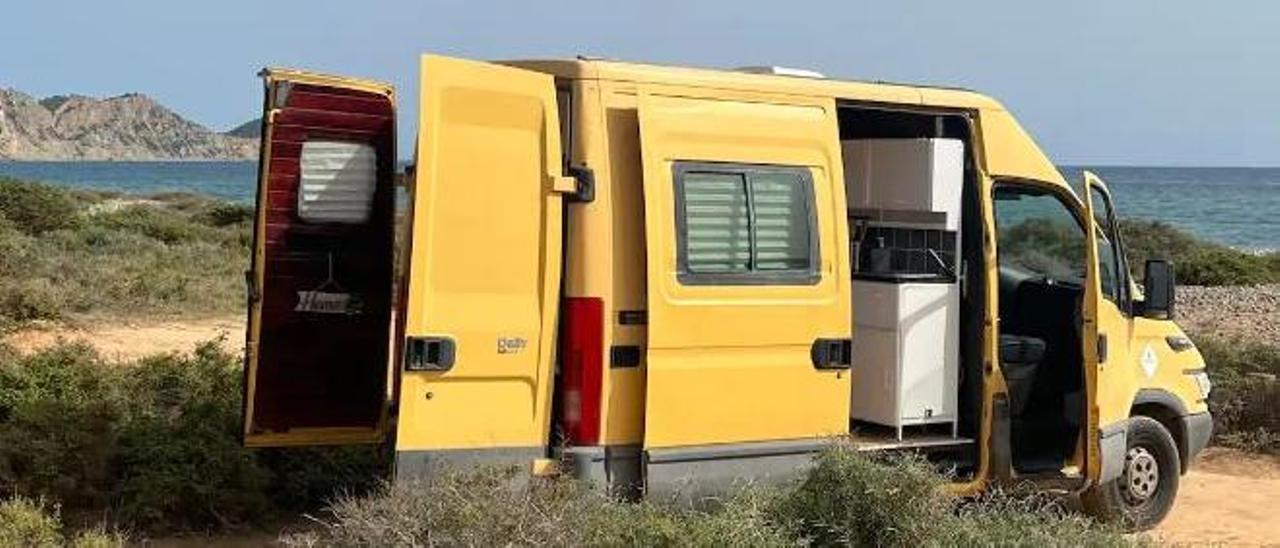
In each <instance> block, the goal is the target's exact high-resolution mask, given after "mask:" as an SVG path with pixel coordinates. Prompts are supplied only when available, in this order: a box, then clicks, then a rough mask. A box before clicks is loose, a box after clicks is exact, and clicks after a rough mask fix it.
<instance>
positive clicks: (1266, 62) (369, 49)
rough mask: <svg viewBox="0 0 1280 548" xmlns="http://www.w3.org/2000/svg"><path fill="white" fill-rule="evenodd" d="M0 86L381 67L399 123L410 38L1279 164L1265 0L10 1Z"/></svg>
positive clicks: (221, 81) (224, 109)
mask: <svg viewBox="0 0 1280 548" xmlns="http://www.w3.org/2000/svg"><path fill="white" fill-rule="evenodd" d="M6 4H7V5H5V6H4V8H3V9H2V10H0V87H11V88H16V89H19V90H22V91H25V92H28V93H31V94H33V95H36V96H40V97H43V96H47V95H54V94H63V93H81V94H86V95H93V96H111V95H118V94H121V93H127V92H142V93H145V94H147V95H150V96H152V97H155V98H156V99H158V100H159V101H160V102H162V103H163V104H165V105H167V106H169V107H171V108H173V109H175V110H177V111H178V112H180V113H181V114H183V115H184V116H187V117H188V118H191V119H193V120H195V121H197V122H200V123H202V124H205V125H207V126H209V127H212V128H214V129H218V130H225V129H229V128H230V127H233V126H235V125H238V124H240V123H242V122H244V121H246V120H249V119H252V118H254V117H256V116H257V114H258V111H259V110H260V108H261V93H262V90H261V86H260V84H259V82H258V81H257V79H256V77H255V73H256V71H257V70H258V69H259V68H261V67H263V66H267V65H272V66H291V67H296V68H306V69H312V70H320V71H328V72H335V73H340V74H347V75H353V76H366V77H372V78H376V79H381V80H386V81H390V82H392V83H394V84H395V85H396V86H397V88H398V90H399V95H400V99H401V105H400V107H401V112H402V113H403V117H402V120H401V124H400V131H401V134H402V139H401V142H402V143H412V142H413V138H412V136H413V132H414V131H415V128H414V127H413V126H414V123H413V120H414V113H415V111H416V108H415V107H416V104H415V100H414V99H415V98H416V97H417V77H418V75H417V56H418V55H419V54H421V53H423V52H431V53H438V54H445V55H455V56H461V57H467V58H473V59H511V58H539V57H571V56H574V55H579V54H582V55H594V56H603V57H610V58H616V59H623V60H628V61H652V62H661V63H674V64H682V65H695V66H708V67H735V66H743V65H783V66H791V67H800V68H807V69H813V70H817V71H819V72H822V73H824V74H826V75H828V76H829V77H833V78H834V77H839V78H851V79H860V80H888V81H900V82H912V83H927V84H938V85H948V86H962V87H968V88H973V89H976V90H978V91H981V92H983V93H986V94H989V95H992V96H994V97H996V98H997V99H999V100H1000V101H1002V102H1003V103H1004V104H1005V105H1006V106H1007V107H1008V108H1009V109H1010V110H1011V111H1012V112H1013V113H1014V114H1015V115H1016V116H1017V117H1018V119H1019V120H1020V121H1021V122H1022V124H1023V125H1024V126H1025V127H1026V128H1027V130H1028V131H1029V132H1030V133H1031V134H1032V136H1033V137H1035V139H1036V140H1037V142H1038V143H1039V144H1040V145H1041V148H1043V149H1044V150H1045V152H1046V153H1047V154H1049V156H1050V157H1051V158H1052V159H1053V160H1054V161H1055V162H1058V163H1062V164H1092V165H1101V164H1105V165H1172V166H1195V165H1207V166H1280V2H1274V1H1266V0H1233V1H1229V2H1205V1H1202V0H1201V1H1186V0H1163V1H1159V0H1130V1H1119V2H1117V1H1109V2H1108V1H1096V0H1078V1H1071V2H1027V1H1012V0H1011V1H976V0H975V1H970V2H945V1H932V2H928V1H923V0H901V1H881V2H871V1H864V0H843V1H842V0H825V1H812V2H805V1H801V0H787V1H777V2H759V3H755V2H749V1H746V0H740V1H732V0H713V1H712V0H708V1H696V0H680V1H669V0H639V1H630V2H608V1H604V0H601V1H595V2H593V1H578V0H575V1H553V0H548V1H540V2H539V1H524V2H514V1H513V2H483V1H479V0H477V1H471V2H467V1H454V0H449V1H421V0H420V1H413V0H395V1H391V0H385V1H384V0H365V1H351V0H347V1H343V2H335V1H329V0H310V1H305V2H304V1H301V0H276V1H271V2H261V1H251V0H217V1H211V2H174V1H172V0H167V1H160V0H121V1H117V2H102V1H90V0H83V1H80V2H69V1H61V0H17V1H10V2H6Z"/></svg>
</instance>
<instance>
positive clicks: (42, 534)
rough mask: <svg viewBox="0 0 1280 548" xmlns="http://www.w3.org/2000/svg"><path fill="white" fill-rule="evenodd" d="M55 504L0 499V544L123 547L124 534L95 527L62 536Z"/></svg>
mask: <svg viewBox="0 0 1280 548" xmlns="http://www.w3.org/2000/svg"><path fill="white" fill-rule="evenodd" d="M58 514H59V513H58V507H57V506H51V505H48V504H46V503H45V502H44V501H43V500H32V499H28V498H23V497H13V498H9V499H4V500H0V546H29V547H37V546H40V547H43V546H62V545H68V546H72V547H74V548H113V547H116V546H124V545H125V543H126V542H127V541H128V537H127V536H126V535H124V534H123V533H120V532H116V531H108V530H107V528H106V527H103V526H98V527H95V528H92V529H85V530H83V531H80V532H78V533H75V534H74V535H72V536H71V537H70V538H68V539H64V538H63V536H62V523H61V520H60V519H59V517H60V516H59V515H58Z"/></svg>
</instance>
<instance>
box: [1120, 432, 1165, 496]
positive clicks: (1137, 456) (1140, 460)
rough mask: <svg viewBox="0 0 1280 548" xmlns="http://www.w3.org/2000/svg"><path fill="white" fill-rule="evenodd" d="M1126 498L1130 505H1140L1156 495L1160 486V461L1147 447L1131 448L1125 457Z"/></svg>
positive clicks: (1123, 478) (1124, 480) (1123, 479)
mask: <svg viewBox="0 0 1280 548" xmlns="http://www.w3.org/2000/svg"><path fill="white" fill-rule="evenodd" d="M1120 479H1121V480H1122V481H1123V482H1124V486H1125V489H1124V498H1125V501H1126V502H1128V503H1129V504H1130V505H1134V506H1136V505H1140V504H1143V503H1145V502H1147V501H1149V500H1151V497H1153V496H1155V494H1156V491H1157V490H1158V489H1159V488H1160V463H1159V462H1157V461H1156V457H1155V455H1152V454H1151V451H1148V450H1147V448H1145V447H1142V446H1138V447H1133V448H1130V449H1129V452H1128V453H1126V454H1125V458H1124V475H1123V476H1121V478H1120Z"/></svg>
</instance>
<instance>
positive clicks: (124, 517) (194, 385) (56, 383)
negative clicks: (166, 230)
mask: <svg viewBox="0 0 1280 548" xmlns="http://www.w3.org/2000/svg"><path fill="white" fill-rule="evenodd" d="M220 348H221V346H220V345H219V344H218V343H216V342H211V343H207V344H204V345H201V346H200V347H198V348H197V349H196V350H195V351H194V352H193V353H192V354H190V355H179V354H169V355H159V356H152V357H148V358H145V359H142V360H139V361H138V362H136V363H129V364H114V363H107V362H105V361H103V360H102V359H101V358H100V357H98V355H97V354H96V353H95V352H94V351H93V349H92V348H90V347H88V346H86V345H83V344H62V345H57V346H53V347H51V348H48V349H46V350H43V351H41V352H38V353H36V354H32V355H27V356H22V355H18V354H17V353H15V352H13V351H12V350H10V349H7V348H5V347H3V346H0V497H2V496H10V495H15V494H18V495H27V496H41V497H45V498H47V499H49V500H53V501H57V502H58V503H60V505H61V506H62V507H63V508H64V509H67V510H68V511H74V512H77V513H79V514H99V515H101V514H103V513H104V512H105V513H106V514H108V515H111V516H113V517H114V518H115V519H118V520H121V521H122V522H124V523H127V524H130V525H131V526H133V527H134V528H137V529H141V530H148V531H166V530H200V529H210V528H226V527H236V526H244V525H251V524H260V523H263V522H264V521H266V520H269V519H272V518H273V517H275V516H278V515H279V514H280V513H281V512H286V511H288V512H297V511H310V510H315V509H318V508H321V507H322V506H323V505H324V504H325V503H327V502H329V501H330V500H331V499H332V497H334V496H335V495H336V494H338V493H350V494H352V495H355V494H361V493H364V492H366V491H367V490H369V489H371V488H372V487H373V486H374V484H375V482H376V481H377V479H378V478H379V477H380V474H381V473H382V472H384V471H385V470H386V459H385V455H384V454H383V453H382V452H381V451H380V450H379V449H378V448H376V447H337V448H315V449H274V450H265V451H258V450H252V449H247V448H245V447H243V446H242V445H241V443H240V401H241V397H240V394H241V369H240V366H239V362H238V360H237V358H235V357H232V356H231V355H229V354H227V353H225V352H223V351H221V350H220ZM86 542H87V540H86Z"/></svg>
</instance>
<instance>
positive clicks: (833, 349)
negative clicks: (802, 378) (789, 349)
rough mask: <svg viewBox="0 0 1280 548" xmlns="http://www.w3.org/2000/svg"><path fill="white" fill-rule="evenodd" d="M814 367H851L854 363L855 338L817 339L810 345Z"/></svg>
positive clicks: (810, 354)
mask: <svg viewBox="0 0 1280 548" xmlns="http://www.w3.org/2000/svg"><path fill="white" fill-rule="evenodd" d="M809 357H810V359H812V360H813V367H814V369H849V368H850V367H851V366H852V365H853V339H817V340H815V341H813V346H811V347H809Z"/></svg>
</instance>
